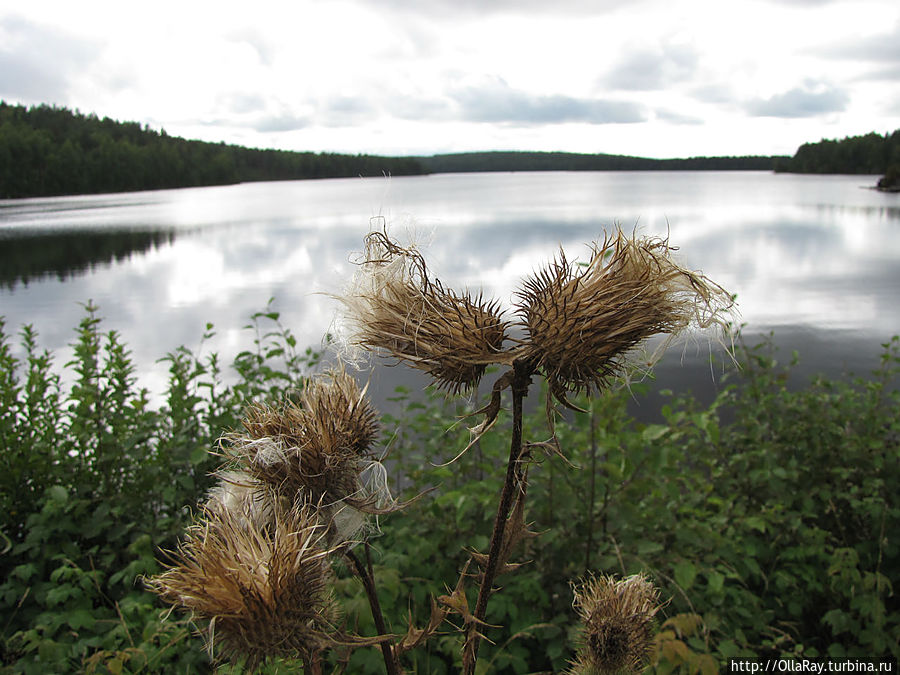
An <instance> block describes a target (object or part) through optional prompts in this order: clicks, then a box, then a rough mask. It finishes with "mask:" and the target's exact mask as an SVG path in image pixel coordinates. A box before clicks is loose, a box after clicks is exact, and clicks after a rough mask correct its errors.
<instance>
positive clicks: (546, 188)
mask: <svg viewBox="0 0 900 675" xmlns="http://www.w3.org/2000/svg"><path fill="white" fill-rule="evenodd" d="M876 180H877V177H876V176H800V175H789V174H777V175H776V174H772V173H768V172H621V173H620V172H602V173H599V172H598V173H593V172H585V173H580V172H579V173H567V172H553V173H487V174H438V175H431V176H417V177H402V178H382V179H359V178H358V179H337V180H321V181H290V182H274V183H251V184H240V185H233V186H225V187H209V188H191V189H182V190H165V191H155V192H140V193H128V194H115V195H92V196H79V197H58V198H47V199H26V200H7V201H0V315H2V316H4V317H5V319H6V323H7V327H6V330H7V332H8V333H14V332H16V331H18V329H19V327H20V326H21V325H22V324H24V323H30V324H33V326H34V327H35V328H36V329H37V331H38V333H39V335H40V344H41V346H42V347H46V348H49V349H51V350H54V351H56V352H58V355H57V358H56V361H57V364H62V363H64V362H65V361H66V360H67V359H68V356H69V354H70V353H71V352H70V351H69V350H68V347H67V345H68V343H70V342H71V341H72V339H73V336H74V328H75V327H76V325H77V324H78V321H79V320H80V319H81V317H82V316H83V309H82V304H83V303H86V302H87V301H88V300H92V301H93V302H94V303H95V304H97V305H98V306H99V307H100V312H99V313H100V315H101V316H102V317H103V319H104V323H103V326H104V327H105V329H115V330H117V331H119V332H120V333H121V334H122V336H123V338H124V340H125V342H126V343H127V345H128V346H129V347H130V349H131V350H132V352H133V355H134V358H135V361H136V363H137V365H138V374H139V377H140V382H141V383H142V384H143V385H145V386H147V387H149V388H150V389H151V391H152V392H153V393H154V394H158V393H159V392H161V391H162V390H163V389H164V387H165V381H166V368H165V365H164V364H159V363H157V359H159V358H160V357H161V356H163V355H164V354H165V353H166V352H167V351H169V350H171V349H174V348H175V347H177V346H178V345H182V344H184V345H186V346H188V347H191V348H194V349H196V348H197V347H199V346H200V342H201V336H202V334H203V332H204V328H205V326H206V323H207V322H211V323H213V324H215V328H216V336H215V338H213V339H212V340H211V341H209V342H208V343H206V344H204V346H203V349H204V350H215V351H218V352H219V353H220V355H221V357H222V360H223V361H224V362H226V363H227V362H230V360H231V357H233V356H234V354H235V353H237V351H239V350H241V349H244V348H247V347H248V346H249V345H250V343H251V340H252V335H251V334H250V333H249V332H248V331H247V330H245V329H244V328H243V327H244V326H245V325H246V324H247V323H248V319H249V317H250V315H251V314H252V313H253V312H256V311H259V310H262V309H264V308H265V306H266V303H267V301H268V300H269V298H274V303H273V308H274V309H275V310H277V311H280V312H281V315H282V320H283V322H284V324H285V325H287V326H288V327H290V328H291V330H292V331H293V332H294V333H295V334H296V336H297V337H298V340H299V341H300V342H301V343H305V344H309V345H313V346H318V345H320V344H321V340H322V337H323V335H324V334H325V333H326V332H328V331H329V330H332V327H333V326H332V323H333V320H334V315H335V311H336V309H337V307H338V303H337V302H336V301H335V300H334V299H333V298H332V297H330V294H334V293H338V292H340V290H341V289H342V288H343V287H344V285H345V283H346V282H347V280H348V279H349V278H350V276H351V275H352V272H353V268H354V266H353V264H352V262H351V260H352V256H353V254H354V252H358V251H360V249H361V246H362V240H363V237H364V236H365V234H366V233H367V232H368V231H369V229H370V228H371V227H378V226H380V224H381V222H382V220H383V221H384V222H387V223H388V226H389V228H390V232H391V233H392V234H393V235H395V236H397V237H398V238H400V239H406V238H407V236H408V235H409V236H412V237H413V238H414V239H415V241H417V242H418V243H419V244H420V246H422V247H423V248H424V249H425V252H426V255H427V257H428V260H429V261H430V263H431V271H432V273H433V274H434V275H435V276H437V277H439V278H441V279H442V280H443V281H444V282H445V284H447V285H449V286H452V287H457V288H462V287H468V288H471V289H477V288H483V289H484V291H485V294H486V295H492V296H495V297H497V298H500V299H501V300H502V301H503V303H504V304H505V305H506V306H510V305H511V304H512V301H513V294H514V293H515V291H516V289H517V287H518V283H519V281H520V280H521V279H522V278H523V277H525V276H526V275H528V274H529V273H530V272H531V271H532V270H535V269H538V268H539V267H540V266H541V265H543V264H544V263H546V262H547V261H548V260H549V259H550V258H551V257H552V256H553V255H554V254H555V253H556V252H557V251H558V249H559V247H560V246H563V247H564V248H565V250H566V253H567V256H568V257H570V258H572V257H580V258H581V259H584V257H585V255H586V253H587V249H586V247H585V244H587V243H588V242H591V241H593V240H596V239H597V238H602V236H603V232H604V231H605V230H610V229H611V228H612V227H614V226H615V225H616V224H620V225H621V226H622V227H623V228H625V229H626V230H629V231H630V230H632V229H633V228H635V227H636V228H637V231H638V233H640V234H652V235H661V236H666V235H668V236H669V238H670V243H671V244H672V245H674V246H678V247H679V248H680V250H679V251H678V255H679V257H680V260H681V261H682V262H683V263H684V264H686V265H687V266H689V267H691V268H692V269H699V270H702V271H703V272H704V273H705V274H707V275H708V276H709V277H710V278H711V279H713V280H715V281H716V282H718V283H720V284H721V285H722V286H724V287H725V288H727V289H728V290H729V291H732V292H734V293H736V294H737V296H738V302H739V307H740V312H741V320H742V321H743V322H745V323H746V324H747V326H746V328H745V334H748V335H753V336H755V335H758V334H762V333H766V332H768V331H770V330H774V331H775V335H776V338H777V341H778V343H779V345H780V346H781V348H782V349H784V350H788V351H789V350H791V349H798V350H799V351H800V356H801V363H802V365H803V368H804V369H805V370H804V372H810V371H825V372H828V373H830V374H839V373H840V372H843V371H844V370H846V369H851V370H854V371H856V372H861V371H865V370H868V369H869V367H870V366H874V364H875V358H876V356H877V354H878V353H879V344H880V343H881V342H885V341H886V340H887V339H889V338H890V336H891V335H893V334H897V333H900V315H898V307H900V303H898V297H900V195H898V194H884V193H880V192H876V191H874V190H871V189H868V188H869V186H871V185H874V183H875V182H876ZM705 344H706V343H705V342H701V343H700V346H699V347H694V346H691V347H690V348H689V349H687V350H684V349H676V350H675V351H674V352H672V353H671V355H670V356H669V357H667V359H666V360H665V361H664V362H663V363H661V364H660V367H659V368H660V370H659V372H660V380H661V383H663V384H664V386H673V382H672V381H671V380H670V379H668V378H675V379H676V380H677V382H676V383H675V384H674V386H675V387H676V388H688V387H691V388H701V389H702V388H704V387H706V388H708V387H709V386H710V385H709V382H710V380H711V376H710V373H709V366H708V365H704V364H705V363H706V361H707V357H708V350H707V349H706V346H705ZM787 357H788V355H787V354H786V355H785V360H786V359H787ZM391 372H392V373H395V374H396V373H398V369H392V371H391ZM664 375H665V377H664ZM385 377H386V378H387V379H386V381H390V382H391V383H393V381H394V380H393V379H391V378H396V377H397V375H386V376H385ZM404 377H405V376H404ZM401 379H402V378H401ZM663 380H665V381H664V382H663Z"/></svg>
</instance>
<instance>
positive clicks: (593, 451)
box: [584, 404, 597, 570]
mask: <svg viewBox="0 0 900 675" xmlns="http://www.w3.org/2000/svg"><path fill="white" fill-rule="evenodd" d="M596 481H597V416H596V413H595V412H594V405H593V404H591V493H590V494H591V496H590V497H589V499H588V502H589V503H590V511H588V513H589V514H590V515H589V517H588V534H587V549H586V551H585V554H584V569H585V570H590V569H591V548H593V546H594V502H595V500H596Z"/></svg>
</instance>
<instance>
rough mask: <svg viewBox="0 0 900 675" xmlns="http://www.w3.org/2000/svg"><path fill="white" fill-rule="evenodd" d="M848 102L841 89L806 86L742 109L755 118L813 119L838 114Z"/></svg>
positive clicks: (756, 100)
mask: <svg viewBox="0 0 900 675" xmlns="http://www.w3.org/2000/svg"><path fill="white" fill-rule="evenodd" d="M849 100H850V97H849V95H848V94H847V92H845V91H844V90H842V89H836V88H834V87H830V86H821V85H820V86H812V85H810V84H806V85H804V86H802V87H795V88H794V89H791V90H790V91H786V92H784V93H782V94H776V95H774V96H772V97H770V98H767V99H755V100H752V101H749V102H748V103H746V104H745V106H744V108H745V110H746V111H747V112H748V113H750V114H751V115H753V116H755V117H793V118H796V117H815V116H816V115H822V114H826V113H832V112H840V111H842V110H844V108H846V106H847V103H848V101H849Z"/></svg>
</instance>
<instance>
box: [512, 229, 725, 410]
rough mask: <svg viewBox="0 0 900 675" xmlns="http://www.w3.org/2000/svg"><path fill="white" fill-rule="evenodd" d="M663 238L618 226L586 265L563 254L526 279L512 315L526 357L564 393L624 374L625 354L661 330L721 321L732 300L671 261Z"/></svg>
mask: <svg viewBox="0 0 900 675" xmlns="http://www.w3.org/2000/svg"><path fill="white" fill-rule="evenodd" d="M671 250H672V249H671V247H669V245H668V242H667V241H666V240H662V239H655V238H641V239H638V238H636V237H635V236H632V237H628V236H627V235H625V234H624V233H623V232H621V231H618V232H617V233H616V234H614V235H612V236H608V237H606V238H605V239H604V241H603V243H602V244H599V245H596V244H595V245H594V246H593V247H592V249H591V258H590V260H589V261H588V263H587V264H586V265H585V266H583V267H579V266H576V265H573V264H572V263H570V262H569V261H568V260H567V259H566V256H565V253H563V252H562V251H561V252H560V254H559V257H558V258H557V259H556V260H554V261H553V262H552V263H551V264H550V265H549V266H548V267H547V268H545V269H544V270H542V271H541V272H539V273H537V274H536V275H534V276H532V277H531V278H530V279H528V280H526V281H525V282H524V285H523V287H522V290H521V291H520V292H519V298H520V300H519V304H518V308H517V313H518V315H519V317H520V318H521V322H522V324H523V326H524V327H525V329H526V331H527V335H528V337H527V339H526V341H525V342H526V345H527V346H526V348H525V349H526V355H527V356H526V358H529V359H531V360H532V362H533V363H534V366H535V368H536V369H537V370H538V371H540V372H541V373H542V374H543V375H544V376H545V377H546V378H547V380H548V383H549V385H550V390H551V391H552V392H553V393H554V394H556V395H557V397H558V398H562V397H563V396H564V393H565V392H566V391H572V392H578V391H590V390H591V389H601V388H603V387H606V386H608V385H609V383H610V382H611V380H612V379H613V378H615V377H616V376H618V375H621V374H623V373H624V371H625V369H626V364H627V361H626V356H627V355H628V353H629V352H630V351H631V350H632V349H633V348H634V347H636V346H637V345H639V344H640V343H642V342H643V341H644V340H646V339H647V338H649V337H651V336H652V335H656V334H658V333H665V334H669V335H674V334H676V333H678V332H680V331H681V330H683V329H685V328H687V327H688V326H689V325H691V324H695V325H697V326H698V327H701V328H706V327H709V326H711V325H713V324H717V323H718V324H724V316H725V313H726V311H727V309H728V308H730V307H731V305H732V302H731V298H730V296H729V295H728V294H727V293H726V292H725V291H724V290H723V289H722V288H721V287H720V286H718V285H717V284H715V283H713V282H712V281H710V280H709V279H707V278H706V277H705V276H703V275H702V274H700V273H697V272H691V271H688V270H687V269H685V268H683V267H681V266H679V265H678V264H677V263H675V262H674V261H673V260H672V258H671V256H670V251H671Z"/></svg>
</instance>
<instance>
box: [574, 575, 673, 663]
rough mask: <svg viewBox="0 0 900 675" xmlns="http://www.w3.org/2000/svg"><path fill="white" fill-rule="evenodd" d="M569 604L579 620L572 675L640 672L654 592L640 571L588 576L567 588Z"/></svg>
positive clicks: (649, 640)
mask: <svg viewBox="0 0 900 675" xmlns="http://www.w3.org/2000/svg"><path fill="white" fill-rule="evenodd" d="M573 592H574V600H573V603H572V605H573V606H574V607H575V609H576V611H577V612H578V615H579V618H580V619H581V621H582V623H583V624H584V629H583V632H582V635H581V644H580V646H579V648H578V651H577V653H576V660H575V662H574V663H573V668H572V671H571V672H572V673H573V674H574V673H577V674H581V675H587V674H594V673H618V672H631V673H634V672H640V671H641V670H643V669H644V668H645V667H646V666H647V665H648V664H649V662H650V658H651V656H652V650H653V620H654V616H655V615H656V612H657V611H658V610H659V593H658V591H657V590H656V588H655V587H654V586H653V584H651V583H650V582H649V581H647V579H646V578H644V577H643V576H642V575H639V574H635V575H632V576H630V577H626V578H624V579H620V580H616V579H615V578H614V577H612V576H600V577H593V576H591V577H588V578H587V579H586V580H585V581H584V582H583V583H582V584H580V585H577V586H574V587H573Z"/></svg>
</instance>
